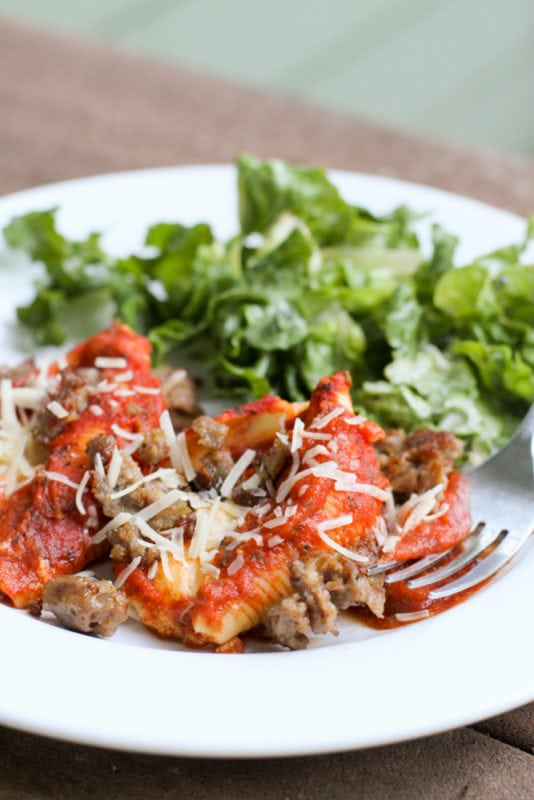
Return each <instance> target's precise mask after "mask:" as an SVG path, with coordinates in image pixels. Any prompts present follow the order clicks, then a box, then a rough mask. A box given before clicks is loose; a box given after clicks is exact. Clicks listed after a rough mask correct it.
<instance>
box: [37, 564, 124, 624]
mask: <svg viewBox="0 0 534 800" xmlns="http://www.w3.org/2000/svg"><path fill="white" fill-rule="evenodd" d="M43 608H44V609H45V610H47V611H51V612H52V613H53V614H54V615H55V616H56V617H57V619H58V620H59V622H61V624H62V625H64V626H65V627H66V628H70V629H71V630H74V631H80V632H81V633H91V634H93V635H94V636H111V635H112V634H114V633H115V631H116V629H117V628H118V626H119V625H120V624H121V623H122V622H125V621H126V620H127V619H128V602H127V600H126V597H125V596H124V595H123V594H122V593H121V592H119V591H117V589H115V587H114V586H113V584H112V583H111V581H104V580H97V579H95V578H88V577H86V576H82V575H64V576H63V577H61V578H56V579H55V580H53V581H50V582H49V583H47V584H46V586H45V587H44V592H43Z"/></svg>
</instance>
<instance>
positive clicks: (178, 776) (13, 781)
mask: <svg viewBox="0 0 534 800" xmlns="http://www.w3.org/2000/svg"><path fill="white" fill-rule="evenodd" d="M0 103H1V108H2V124H1V125H0V193H7V192H11V191H15V190H17V189H22V188H24V187H28V186H32V185H35V184H40V183H45V182H49V181H55V180H61V179H64V178H69V177H79V176H81V175H88V174H96V173H100V172H104V171H109V170H118V169H129V168H135V167H144V166H154V165H162V164H165V165H170V164H184V163H193V162H220V161H227V160H231V159H233V157H234V156H235V155H236V154H237V153H238V152H239V151H241V150H244V149H248V150H251V151H254V152H255V153H258V154H259V155H278V156H282V157H286V158H292V159H297V160H301V161H305V162H322V163H324V164H325V165H327V166H329V167H344V168H349V169H355V170H362V171H366V172H375V173H376V172H378V173H383V174H389V175H393V176H397V177H401V178H405V179H410V180H415V181H418V182H421V183H426V184H433V185H436V186H440V187H443V188H447V189H451V190H453V191H457V192H460V193H463V194H467V195H471V196H473V197H477V198H480V199H482V200H487V201H488V202H491V203H493V204H494V205H498V206H501V207H503V208H508V209H510V210H513V211H516V212H519V213H522V214H525V213H528V212H529V211H532V210H534V164H533V163H532V162H527V161H523V160H520V159H512V158H507V159H504V158H502V157H497V156H495V155H494V154H492V153H490V152H473V151H468V150H461V149H458V148H453V147H450V146H448V145H447V144H446V143H436V142H431V141H427V140H424V139H419V138H417V137H413V136H406V135H402V134H399V133H397V132H395V131H391V130H387V129H383V128H377V127H374V126H371V125H369V124H364V123H362V122H360V121H358V120H354V119H349V118H347V117H342V116H335V115H332V114H330V113H327V112H324V111H321V110H317V109H311V108H306V107H303V106H297V105H294V104H291V103H289V102H288V101H286V100H280V99H278V98H276V97H270V96H267V95H263V94H260V93H255V92H250V91H248V90H243V89H239V88H236V87H233V86H232V85H228V84H224V83H220V82H218V81H216V80H213V79H208V78H204V77H201V76H199V75H196V74H193V73H188V72H184V71H182V70H177V69H175V68H170V67H165V66H159V65H157V64H153V63H149V62H143V61H141V60H137V59H135V58H130V57H124V56H122V55H118V54H115V53H113V52H111V51H108V50H106V49H104V48H102V47H99V46H93V45H87V44H82V43H80V42H77V41H74V40H71V39H67V38H62V37H59V36H51V35H44V34H41V33H38V32H36V31H32V30H29V29H26V28H24V27H21V26H18V25H14V24H11V23H7V22H6V23H2V21H0ZM525 635H530V629H529V626H528V625H527V626H526V628H525ZM533 675H534V671H533ZM38 679H39V677H38V664H36V680H38ZM469 680H476V676H470V675H469V665H466V681H469ZM533 680H534V677H533ZM8 683H9V679H8V676H7V678H6V677H5V678H4V681H3V685H2V691H9V686H8ZM43 691H46V687H43ZM85 695H86V691H85V688H83V689H81V698H82V699H85ZM0 752H1V753H2V761H1V763H2V768H1V769H0V800H30V798H31V800H43V799H44V798H55V799H56V800H57V799H58V798H61V800H64V799H65V798H69V800H70V798H73V800H74V798H76V800H84V798H86V797H87V798H89V797H105V798H109V799H110V800H114V799H115V798H117V800H123V798H124V800H126V798H128V800H136V799H137V798H139V799H140V800H141V798H142V799H143V800H145V799H146V798H148V799H149V800H150V798H152V797H153V798H154V800H155V799H156V798H158V800H167V799H168V798H179V797H180V798H183V797H187V798H191V799H192V800H197V799H198V800H200V799H201V798H202V799H203V798H214V797H221V798H249V797H250V798H263V797H264V798H269V799H270V798H273V800H278V798H280V800H284V798H291V800H298V799H300V798H302V800H304V798H306V799H307V798H311V800H314V799H315V798H323V797H328V798H329V799H330V800H336V799H337V798H340V799H341V798H343V799H344V798H353V797H358V798H364V800H366V799H367V798H368V799H369V800H381V798H384V800H385V799H386V798H391V797H395V798H396V799H397V800H404V798H406V800H408V798H418V797H421V798H425V800H426V799H427V798H428V800H433V798H436V799H437V798H439V800H449V799H450V800H453V798H485V799H486V800H493V798H495V800H506V798H514V800H516V799H517V798H530V797H532V796H533V787H534V704H533V705H529V706H526V707H524V708H522V709H519V710H517V711H513V712H510V713H508V714H505V715H503V716H502V717H499V718H497V719H493V720H488V721H484V722H481V723H480V724H478V725H475V726H472V727H469V728H464V729H461V730H457V731H453V732H450V733H446V734H442V735H439V736H434V737H430V738H425V739H420V740H417V741H414V742H408V743H403V744H398V745H391V746H387V747H384V748H379V749H376V750H366V751H360V752H353V753H343V754H339V755H328V756H321V757H314V758H311V757H310V758H298V759H295V758H293V759H286V760H283V759H276V760H273V759H269V760H266V761H256V760H252V761H224V762H219V761H214V762H209V761H205V760H194V759H180V758H163V757H161V758H159V757H145V756H139V755H132V754H127V753H120V752H113V751H107V750H101V749H97V748H90V747H84V746H78V745H75V744H67V743H62V742H56V741H52V740H48V739H45V738H41V737H37V736H33V735H31V734H28V733H23V732H17V731H13V730H9V729H7V728H1V727H0Z"/></svg>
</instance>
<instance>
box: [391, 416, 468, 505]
mask: <svg viewBox="0 0 534 800" xmlns="http://www.w3.org/2000/svg"><path fill="white" fill-rule="evenodd" d="M375 449H376V452H377V455H378V461H379V463H380V468H381V470H382V472H383V473H384V475H385V476H386V477H387V478H388V480H389V481H390V483H391V485H392V488H393V491H394V493H395V497H396V500H397V501H398V502H404V500H407V499H408V497H410V495H412V494H422V493H423V492H425V491H427V489H431V488H432V487H433V486H436V484H438V483H447V476H448V475H449V474H450V473H451V472H452V470H453V468H454V462H455V461H456V460H457V459H458V458H459V457H460V456H461V455H462V452H463V443H462V442H460V441H459V440H458V439H457V438H456V437H455V436H454V434H452V433H449V432H448V431H432V430H428V429H424V430H417V431H414V432H413V433H411V434H409V435H407V434H406V433H404V431H401V430H388V431H386V437H385V439H383V440H382V441H380V442H377V443H376V444H375Z"/></svg>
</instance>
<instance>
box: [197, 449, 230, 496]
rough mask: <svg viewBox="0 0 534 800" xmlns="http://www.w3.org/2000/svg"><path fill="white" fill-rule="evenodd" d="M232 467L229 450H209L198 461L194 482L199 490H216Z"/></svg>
mask: <svg viewBox="0 0 534 800" xmlns="http://www.w3.org/2000/svg"><path fill="white" fill-rule="evenodd" d="M233 466H234V459H233V458H232V454H231V453H230V451H229V450H209V451H208V452H207V453H205V454H204V455H203V456H202V458H201V460H200V467H199V469H198V471H197V474H196V477H195V482H196V483H197V485H198V486H199V487H200V488H201V489H218V488H219V487H220V486H221V484H222V483H223V481H224V479H225V478H226V476H227V475H228V473H229V472H230V470H231V469H232V467H233Z"/></svg>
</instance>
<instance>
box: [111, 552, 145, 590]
mask: <svg viewBox="0 0 534 800" xmlns="http://www.w3.org/2000/svg"><path fill="white" fill-rule="evenodd" d="M140 563H141V556H136V557H135V558H134V559H132V560H131V561H130V563H129V564H128V566H127V567H125V568H124V569H123V570H122V572H121V573H120V574H119V575H118V576H117V578H116V580H115V589H120V588H121V586H123V585H124V584H125V583H126V581H127V580H128V578H129V577H130V575H131V574H132V572H135V570H136V569H137V567H138V566H139V564H140Z"/></svg>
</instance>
